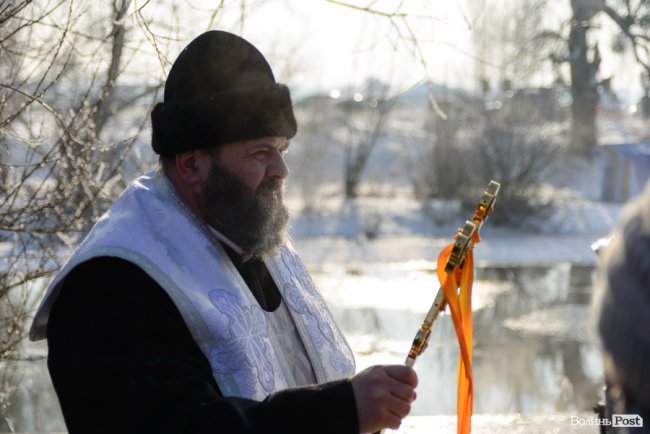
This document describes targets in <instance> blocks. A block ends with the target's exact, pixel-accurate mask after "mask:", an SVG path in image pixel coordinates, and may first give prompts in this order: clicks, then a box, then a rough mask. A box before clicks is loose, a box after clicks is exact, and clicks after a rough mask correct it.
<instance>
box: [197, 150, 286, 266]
mask: <svg viewBox="0 0 650 434" xmlns="http://www.w3.org/2000/svg"><path fill="white" fill-rule="evenodd" d="M273 191H274V192H275V194H272V195H270V196H269V197H267V198H266V199H265V197H264V196H263V194H264V193H266V192H273ZM196 201H197V205H198V207H199V209H200V211H201V212H202V213H203V215H204V216H205V219H206V221H207V223H208V224H209V225H211V226H212V227H214V228H215V229H217V230H219V231H220V232H222V233H223V234H224V235H226V236H227V237H228V238H229V239H230V240H231V241H233V242H234V243H235V244H237V245H238V246H239V247H241V249H242V250H243V251H244V253H245V254H247V255H251V256H261V255H263V254H273V253H275V252H276V251H277V248H278V247H279V246H280V244H281V243H282V241H283V240H284V238H285V236H286V228H287V222H288V220H289V212H288V210H287V207H286V206H285V205H284V203H283V201H282V181H280V180H278V179H271V180H267V181H263V182H262V183H261V184H260V185H259V186H258V187H257V189H256V190H255V192H254V193H251V192H250V189H249V188H248V187H247V186H246V185H245V184H244V183H243V182H242V181H241V180H240V179H239V178H238V177H236V176H235V175H232V174H230V173H229V172H228V171H226V170H225V169H223V168H222V167H221V165H220V164H219V162H218V161H217V160H216V159H215V158H213V159H212V164H211V167H210V174H209V177H208V180H207V182H206V184H205V186H204V188H203V190H202V191H201V192H200V193H199V194H197V197H196Z"/></svg>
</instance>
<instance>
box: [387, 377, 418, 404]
mask: <svg viewBox="0 0 650 434" xmlns="http://www.w3.org/2000/svg"><path fill="white" fill-rule="evenodd" d="M390 393H391V395H393V396H395V397H396V398H399V399H401V400H402V401H405V402H408V403H410V402H412V401H413V400H414V399H415V396H414V395H415V391H414V390H413V387H411V386H410V385H409V384H406V383H402V382H400V381H393V382H392V384H391V386H390Z"/></svg>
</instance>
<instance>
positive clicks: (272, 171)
mask: <svg viewBox="0 0 650 434" xmlns="http://www.w3.org/2000/svg"><path fill="white" fill-rule="evenodd" d="M266 174H267V176H272V177H277V178H280V179H284V178H286V177H287V176H289V168H288V167H287V163H285V162H284V157H283V156H282V154H281V153H280V152H274V154H273V159H272V160H271V163H270V164H269V166H268V167H267V169H266Z"/></svg>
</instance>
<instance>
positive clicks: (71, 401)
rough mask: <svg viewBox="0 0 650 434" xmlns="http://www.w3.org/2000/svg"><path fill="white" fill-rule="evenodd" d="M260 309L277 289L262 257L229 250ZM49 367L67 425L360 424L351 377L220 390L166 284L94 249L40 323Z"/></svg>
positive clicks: (232, 427) (265, 428)
mask: <svg viewBox="0 0 650 434" xmlns="http://www.w3.org/2000/svg"><path fill="white" fill-rule="evenodd" d="M228 253H229V255H230V256H231V258H233V262H234V263H235V265H236V266H237V268H238V269H239V270H240V273H241V274H242V276H243V277H244V279H245V280H246V281H247V283H248V284H249V287H251V290H252V292H253V293H254V295H255V297H256V298H257V299H258V301H259V302H260V305H261V306H262V307H264V308H267V309H269V308H270V309H271V310H273V307H274V306H277V303H278V302H279V300H280V299H279V293H278V291H277V288H275V284H273V281H272V279H270V278H269V276H268V275H267V272H266V268H265V267H264V265H263V264H262V263H261V261H260V262H254V261H253V262H250V261H249V262H247V263H245V264H242V262H241V260H239V259H238V257H237V256H236V254H234V252H232V251H229V252H228ZM47 340H48V346H49V355H48V367H49V370H50V375H51V377H52V382H53V383H54V388H55V390H56V393H57V395H58V397H59V402H60V404H61V409H62V411H63V416H64V419H65V422H66V425H67V427H68V430H69V432H70V434H77V433H84V434H93V433H107V434H109V433H110V434H119V433H206V434H207V433H210V434H219V433H228V434H237V433H287V434H289V433H332V434H334V433H336V434H346V433H358V432H359V431H358V422H357V413H356V405H355V401H354V393H353V390H352V385H351V383H350V381H349V380H340V381H335V382H330V383H326V384H322V385H317V386H310V387H301V388H295V389H288V390H285V391H282V392H278V393H274V394H272V395H270V396H269V397H268V398H267V399H265V400H264V401H263V402H257V401H252V400H248V399H243V398H232V397H229V398H224V397H223V396H222V395H221V393H220V391H219V387H218V385H217V383H216V381H215V380H214V377H213V376H212V373H211V368H210V364H209V362H208V360H207V359H206V357H205V356H204V355H203V353H202V352H201V350H200V349H199V347H198V345H197V344H196V342H195V341H194V339H193V338H192V335H191V334H190V331H189V329H188V328H187V326H186V324H185V322H184V321H183V319H182V317H181V314H180V313H179V311H178V309H177V308H176V306H175V305H174V303H173V301H172V300H171V298H169V296H168V295H167V293H166V292H165V291H164V290H163V289H162V288H161V287H160V286H159V285H158V284H157V283H156V282H155V281H154V280H153V279H152V278H151V277H149V276H148V275H147V274H146V273H145V272H144V271H143V270H142V269H140V268H139V267H137V266H136V265H134V264H132V263H130V262H127V261H125V260H121V259H117V258H108V257H103V258H96V259H93V260H90V261H88V262H85V263H83V264H81V265H79V266H78V267H77V268H75V269H74V270H73V271H72V272H71V273H70V274H69V275H68V277H66V279H65V281H64V284H63V287H62V289H61V293H60V294H59V295H58V298H57V300H56V302H55V304H54V306H53V308H52V311H51V314H50V319H49V323H48V326H47Z"/></svg>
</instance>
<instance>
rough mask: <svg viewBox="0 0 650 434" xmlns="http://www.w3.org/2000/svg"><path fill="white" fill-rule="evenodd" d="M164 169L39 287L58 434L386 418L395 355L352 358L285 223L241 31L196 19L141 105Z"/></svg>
mask: <svg viewBox="0 0 650 434" xmlns="http://www.w3.org/2000/svg"><path fill="white" fill-rule="evenodd" d="M152 129H153V136H152V146H153V149H154V150H155V151H156V152H157V153H158V154H160V156H161V169H160V170H158V171H155V172H152V173H149V174H147V175H144V176H142V177H140V178H138V179H137V180H136V181H134V183H133V184H131V185H130V186H129V187H128V188H127V190H125V192H124V193H123V194H122V195H121V196H120V198H118V199H117V201H116V202H115V203H114V204H113V206H112V207H111V209H110V210H109V211H108V212H107V213H106V214H105V215H104V216H103V217H102V218H101V219H100V220H99V221H98V222H97V224H96V225H95V227H94V228H93V229H92V230H91V232H90V233H89V234H88V236H87V237H86V238H85V239H84V241H83V242H82V244H81V245H80V246H79V248H78V249H77V251H76V252H75V253H74V254H73V256H72V258H71V259H70V260H69V261H68V263H67V264H66V265H65V266H64V267H63V269H62V270H61V271H60V273H59V274H58V275H57V276H56V277H55V279H54V280H53V282H52V284H51V285H50V287H49V289H48V292H47V294H46V296H45V299H44V301H43V302H42V304H41V306H40V307H39V310H38V312H37V314H36V317H35V320H34V324H33V326H32V330H31V332H30V336H31V338H32V339H40V338H43V337H47V339H48V345H49V357H48V365H49V369H50V374H51V377H52V381H53V384H54V387H55V390H56V392H57V395H58V397H59V401H60V404H61V408H62V411H63V415H64V418H65V421H66V425H67V426H68V429H69V431H70V433H72V434H74V433H99V432H106V433H147V432H151V433H305V432H310V433H359V432H374V431H376V430H379V429H382V428H384V427H390V428H396V427H397V426H399V424H400V421H401V419H402V418H403V417H405V416H406V415H407V414H408V412H409V410H410V404H411V402H412V401H413V399H414V398H415V392H414V389H415V386H416V384H417V377H416V375H415V373H414V371H413V370H411V369H410V368H407V367H405V366H400V365H391V366H374V367H371V368H368V369H366V370H364V371H362V372H360V373H359V374H356V375H353V374H354V359H353V356H352V352H351V351H350V349H349V347H348V345H347V343H346V341H345V339H344V337H343V335H342V334H341V332H340V331H339V329H338V328H337V326H336V325H335V324H334V321H333V320H332V318H331V316H330V314H329V311H328V310H327V307H326V306H325V303H324V301H323V300H322V298H321V296H320V295H319V293H318V291H317V290H316V288H315V287H314V284H313V281H312V279H311V278H310V276H309V275H308V273H307V272H306V270H305V268H304V266H303V264H302V262H301V261H300V259H299V258H298V256H297V255H296V253H295V252H294V250H293V247H292V246H291V243H290V242H289V241H288V240H287V237H286V235H285V227H286V222H287V218H288V213H287V210H286V208H285V206H284V205H283V202H282V187H283V181H284V179H285V178H286V177H287V175H288V170H287V167H286V165H285V163H284V160H283V157H282V154H283V153H284V152H285V151H286V149H287V147H288V139H290V138H291V137H293V136H294V135H295V133H296V121H295V118H294V115H293V109H292V105H291V98H290V95H289V90H288V89H287V87H286V86H284V85H282V84H278V83H276V82H275V78H274V76H273V73H272V71H271V68H270V66H269V65H268V63H267V62H266V59H264V57H263V55H262V54H261V53H260V52H259V51H258V50H257V49H256V48H255V47H253V46H252V45H251V44H250V43H248V42H247V41H245V40H244V39H242V38H240V37H238V36H235V35H232V34H229V33H226V32H218V31H211V32H207V33H204V34H203V35H200V36H199V37H197V38H196V39H195V40H194V41H192V42H191V43H190V44H189V45H188V46H187V47H186V48H185V50H183V52H182V53H181V54H180V55H179V57H178V59H177V60H176V62H175V63H174V65H173V66H172V69H171V70H170V73H169V76H168V79H167V82H166V85H165V95H164V102H163V103H160V104H158V105H157V106H156V107H155V108H154V110H153V112H152Z"/></svg>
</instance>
